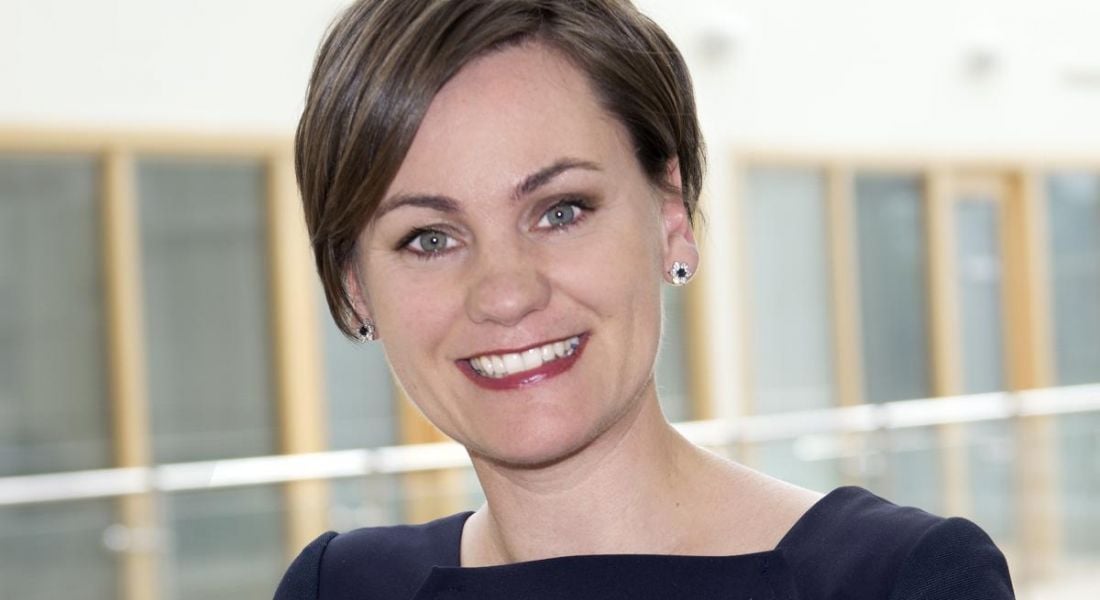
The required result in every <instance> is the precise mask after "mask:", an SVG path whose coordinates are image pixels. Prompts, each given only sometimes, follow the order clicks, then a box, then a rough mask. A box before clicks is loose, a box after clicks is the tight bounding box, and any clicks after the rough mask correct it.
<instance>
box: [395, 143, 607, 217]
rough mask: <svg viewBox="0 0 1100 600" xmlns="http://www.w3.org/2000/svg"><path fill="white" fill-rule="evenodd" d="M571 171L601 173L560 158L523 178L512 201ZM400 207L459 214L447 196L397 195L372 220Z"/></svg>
mask: <svg viewBox="0 0 1100 600" xmlns="http://www.w3.org/2000/svg"><path fill="white" fill-rule="evenodd" d="M572 169H583V170H586V171H602V169H601V168H600V166H599V165H598V164H596V163H594V162H592V161H587V160H580V159H575V158H562V159H559V160H557V161H556V162H554V164H552V165H550V166H547V167H543V168H542V169H539V170H538V171H535V172H534V173H532V174H530V175H528V176H527V177H525V178H524V179H523V181H521V182H520V183H519V185H517V186H516V187H515V189H514V190H512V199H513V200H517V201H518V200H519V199H520V198H523V197H524V196H527V195H530V194H531V193H533V192H534V191H536V190H538V189H539V188H540V187H542V186H544V185H546V184H548V183H550V182H551V181H553V179H554V178H555V177H557V176H558V175H561V174H562V173H565V172H566V171H569V170H572ZM402 206H414V207H418V208H427V209H431V210H434V211H437V212H442V213H456V212H459V207H458V202H457V201H456V200H455V199H454V198H450V197H448V196H442V195H438V194H397V195H396V196H392V197H390V198H389V199H388V200H387V201H385V202H383V203H382V205H381V206H380V207H379V208H378V212H377V214H376V215H375V217H374V218H375V219H378V218H380V217H381V216H382V215H384V214H386V213H388V212H390V211H392V210H395V209H397V208H401V207H402Z"/></svg>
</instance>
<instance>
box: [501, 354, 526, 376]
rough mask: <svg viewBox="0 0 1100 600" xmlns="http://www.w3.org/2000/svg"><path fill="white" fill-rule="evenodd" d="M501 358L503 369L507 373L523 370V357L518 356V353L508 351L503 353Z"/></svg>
mask: <svg viewBox="0 0 1100 600" xmlns="http://www.w3.org/2000/svg"><path fill="white" fill-rule="evenodd" d="M502 358H504V369H505V370H506V371H508V372H509V373H519V372H520V371H524V370H525V369H524V368H523V359H522V358H520V355H518V354H515V353H510V354H505V355H504V356H503V357H502Z"/></svg>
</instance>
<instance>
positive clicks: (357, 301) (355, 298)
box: [344, 262, 370, 328]
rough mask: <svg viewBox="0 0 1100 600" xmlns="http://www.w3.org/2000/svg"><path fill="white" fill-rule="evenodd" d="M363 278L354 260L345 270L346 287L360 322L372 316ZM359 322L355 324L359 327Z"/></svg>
mask: <svg viewBox="0 0 1100 600" xmlns="http://www.w3.org/2000/svg"><path fill="white" fill-rule="evenodd" d="M361 281H362V278H361V277H359V269H357V268H356V266H355V264H354V262H353V263H352V264H349V265H348V267H347V269H346V270H345V271H344V289H345V290H347V292H348V299H350V300H351V306H352V309H353V310H355V318H356V319H358V320H359V322H360V323H363V322H365V321H366V320H367V319H369V318H370V309H369V308H368V306H369V303H368V302H367V295H366V293H365V290H364V289H363V286H362V284H361V283H360V282H361ZM358 326H359V325H358V324H356V325H355V327H356V328H358Z"/></svg>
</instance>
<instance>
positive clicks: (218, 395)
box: [138, 159, 276, 462]
mask: <svg viewBox="0 0 1100 600" xmlns="http://www.w3.org/2000/svg"><path fill="white" fill-rule="evenodd" d="M138 189H139V194H140V212H141V237H142V260H143V263H142V278H143V283H144V293H145V329H146V349H147V360H148V368H149V397H150V402H151V405H152V406H151V408H152V421H153V445H154V452H155V457H156V460H157V461H158V462H177V461H189V460H207V459H215V458H227V457H237V456H248V455H263V454H270V453H272V452H274V451H275V449H276V447H275V441H274V440H275V432H274V430H273V428H274V417H273V414H272V413H273V408H272V407H273V406H274V401H273V398H272V390H271V383H270V379H271V374H270V369H269V355H268V348H269V346H270V343H271V340H270V335H269V334H268V329H269V327H270V320H269V318H268V307H267V305H268V301H269V298H268V286H267V277H266V273H265V263H264V256H265V232H264V224H265V219H264V170H263V167H262V165H261V164H260V163H259V162H251V161H248V162H246V161H239V162H237V161H227V160H219V161H217V162H213V161H211V162H198V161H184V160H169V159H157V160H143V161H141V162H140V164H139V167H138Z"/></svg>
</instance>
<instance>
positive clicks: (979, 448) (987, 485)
mask: <svg viewBox="0 0 1100 600" xmlns="http://www.w3.org/2000/svg"><path fill="white" fill-rule="evenodd" d="M961 427H964V428H965V431H966V444H967V457H968V461H967V474H968V477H969V480H970V498H971V502H972V507H973V515H972V516H973V519H974V521H975V522H976V523H978V524H979V525H981V526H982V528H983V529H985V531H986V533H988V534H989V535H990V536H991V537H993V538H994V539H996V540H997V541H998V543H1000V542H1003V541H1004V540H1009V539H1012V537H1013V536H1014V535H1015V530H1016V528H1015V527H1014V525H1013V523H1014V522H1015V520H1016V516H1017V513H1016V512H1015V511H1016V506H1015V504H1014V502H1013V498H1014V497H1015V495H1016V485H1015V475H1016V473H1015V471H1016V469H1015V460H1016V437H1015V424H1014V423H1012V422H1010V421H989V422H984V423H970V424H967V425H961Z"/></svg>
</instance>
